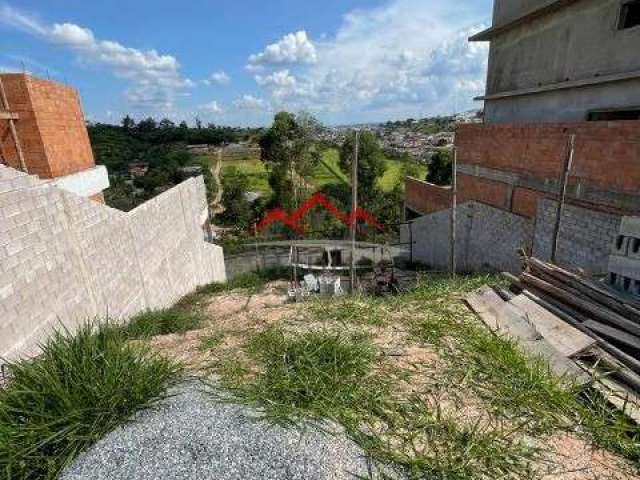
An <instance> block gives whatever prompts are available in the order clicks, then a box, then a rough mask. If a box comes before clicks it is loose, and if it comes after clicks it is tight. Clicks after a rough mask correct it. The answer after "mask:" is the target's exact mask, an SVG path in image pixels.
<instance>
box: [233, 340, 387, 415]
mask: <svg viewBox="0 0 640 480" xmlns="http://www.w3.org/2000/svg"><path fill="white" fill-rule="evenodd" d="M248 353H249V355H250V356H251V357H252V358H253V359H254V360H256V361H257V363H258V369H259V371H260V374H259V375H257V376H256V377H255V379H254V381H253V382H249V383H245V384H244V386H242V387H240V388H239V390H238V391H237V392H236V393H238V394H239V395H240V396H241V397H244V398H245V399H247V400H249V401H255V402H260V403H262V405H263V406H265V409H266V413H267V415H268V416H270V417H272V418H275V419H282V420H284V419H296V418H302V417H309V418H320V417H327V418H332V419H345V418H347V417H349V416H350V415H351V414H352V412H354V411H357V410H360V409H363V408H367V405H371V403H372V402H373V401H375V400H376V399H377V398H379V397H381V396H384V395H385V394H386V393H387V392H388V385H387V384H386V383H385V382H384V381H382V380H381V379H380V378H378V377H377V376H376V375H374V372H373V366H374V361H375V359H376V349H375V347H374V346H373V344H372V343H371V341H370V340H369V339H368V338H367V337H364V336H348V335H344V334H341V333H328V332H307V333H304V334H302V335H300V336H293V335H288V334H286V333H285V332H284V331H283V330H281V329H279V328H271V329H268V330H266V331H264V332H262V333H260V334H258V335H256V336H255V337H254V338H253V339H251V340H250V343H249V345H248ZM236 371H238V370H236ZM240 371H241V372H242V371H243V370H240ZM244 371H245V372H246V370H244ZM235 383H236V385H238V384H240V383H239V382H235Z"/></svg>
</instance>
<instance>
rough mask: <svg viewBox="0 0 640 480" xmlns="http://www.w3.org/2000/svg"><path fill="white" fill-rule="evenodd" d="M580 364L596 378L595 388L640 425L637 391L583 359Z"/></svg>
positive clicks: (639, 401)
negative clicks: (604, 373)
mask: <svg viewBox="0 0 640 480" xmlns="http://www.w3.org/2000/svg"><path fill="white" fill-rule="evenodd" d="M578 364H579V365H580V366H581V367H582V368H583V369H584V370H585V371H586V372H588V373H589V374H590V375H591V376H592V377H593V378H595V380H596V381H595V382H593V388H595V389H596V390H597V391H599V392H600V393H601V394H602V395H603V396H604V397H605V398H606V399H607V401H608V402H609V403H610V404H611V405H613V406H614V407H615V408H617V409H618V410H619V411H620V412H621V413H622V414H624V415H626V416H627V417H629V418H630V419H631V420H633V421H634V422H636V423H637V424H639V425H640V397H638V395H637V394H636V393H634V392H631V391H629V389H628V388H626V387H625V386H623V385H621V384H620V383H618V382H616V381H615V380H614V379H612V378H611V377H609V376H607V375H603V372H600V371H599V370H598V369H596V368H595V367H594V366H592V365H589V364H587V363H586V362H582V361H580V362H578Z"/></svg>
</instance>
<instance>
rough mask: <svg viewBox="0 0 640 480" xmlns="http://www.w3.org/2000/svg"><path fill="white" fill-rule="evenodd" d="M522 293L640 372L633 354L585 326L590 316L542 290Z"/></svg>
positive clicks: (639, 363)
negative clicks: (585, 315) (627, 352)
mask: <svg viewBox="0 0 640 480" xmlns="http://www.w3.org/2000/svg"><path fill="white" fill-rule="evenodd" d="M522 293H523V294H524V295H526V296H527V297H529V298H530V299H531V300H533V301H534V302H536V303H538V304H540V305H541V306H542V307H544V308H546V309H547V310H549V311H550V312H552V313H554V314H555V315H556V316H558V317H560V318H561V319H563V320H565V321H566V322H568V323H570V324H571V325H573V326H574V327H575V328H577V329H578V330H580V331H581V332H582V333H584V334H585V335H589V336H590V337H592V338H593V339H595V340H596V341H597V342H598V345H599V346H600V348H601V349H602V350H605V351H606V352H607V353H609V354H610V355H613V356H614V357H615V358H616V359H617V360H618V361H620V362H621V363H623V364H624V365H626V366H627V367H629V368H630V369H631V370H633V371H634V372H636V373H640V361H638V360H636V359H635V358H633V357H632V356H631V355H628V354H626V353H625V352H623V351H622V350H620V349H619V348H617V347H615V346H614V345H612V344H611V343H610V342H609V341H607V340H605V339H604V338H602V337H601V336H600V335H597V334H596V333H595V332H593V331H591V330H589V329H588V328H586V327H585V326H584V322H586V321H587V320H589V318H588V317H584V316H583V315H582V314H580V313H579V312H577V311H575V310H574V309H572V308H571V307H568V306H566V305H564V304H562V303H561V302H560V301H559V300H556V299H555V298H553V297H551V296H549V295H547V294H545V293H544V292H542V291H538V290H534V291H531V290H524V291H523V292H522Z"/></svg>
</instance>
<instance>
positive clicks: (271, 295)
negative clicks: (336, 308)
mask: <svg viewBox="0 0 640 480" xmlns="http://www.w3.org/2000/svg"><path fill="white" fill-rule="evenodd" d="M286 292H287V284H286V282H273V283H270V284H268V285H267V286H266V287H265V288H264V289H263V290H262V291H260V292H257V293H256V292H250V291H247V290H235V291H231V292H225V293H222V294H218V295H215V296H212V297H211V298H209V299H208V300H207V301H206V302H205V303H204V304H203V305H201V306H202V307H203V309H204V310H205V312H206V317H207V319H206V322H205V326H204V327H203V328H202V329H200V330H195V331H191V332H188V333H186V334H172V335H165V336H159V337H155V338H153V339H151V340H150V343H151V345H152V347H153V348H154V349H157V350H159V351H161V352H163V353H165V354H168V355H170V356H171V357H173V358H175V359H177V360H179V361H181V362H182V363H183V364H185V365H186V366H187V368H188V369H189V370H191V371H193V372H194V373H199V374H206V373H207V371H208V368H209V367H210V366H211V365H212V363H214V362H215V361H218V360H221V359H224V358H225V357H232V356H237V355H241V356H242V355H243V352H242V347H243V345H245V343H246V341H247V340H248V339H249V338H250V337H251V336H252V335H254V334H255V333H258V332H260V331H262V330H264V329H265V328H266V327H268V326H271V325H275V324H280V325H282V326H283V327H284V328H286V329H287V330H290V331H308V330H309V329H313V328H317V327H321V328H327V327H328V325H327V324H318V323H317V322H314V320H313V319H312V318H310V317H309V311H308V310H309V309H308V306H307V305H305V304H304V303H302V304H295V303H289V302H288V301H287V295H286ZM329 328H340V329H342V330H344V329H353V330H354V331H358V332H363V331H364V332H367V333H369V334H371V335H372V337H373V338H374V343H376V345H377V346H378V348H379V349H380V351H381V352H382V355H383V356H385V357H386V358H387V359H388V360H389V361H390V362H392V363H393V364H394V365H395V366H399V367H403V368H407V369H410V370H413V371H414V372H415V374H412V375H411V376H410V377H409V380H408V381H405V382H404V383H403V384H402V385H401V386H400V388H401V391H402V392H404V391H406V392H414V393H415V392H418V391H420V390H421V389H423V388H424V387H425V385H428V384H429V382H430V381H431V379H432V378H433V377H434V375H432V373H434V372H437V371H438V369H439V367H440V366H442V359H441V358H440V357H439V356H438V354H437V353H436V352H435V351H434V349H432V348H430V347H429V346H428V345H420V344H417V343H415V341H413V340H412V339H411V337H410V336H409V334H408V332H407V331H406V329H405V327H404V326H403V325H402V324H401V323H394V322H391V323H385V324H384V325H383V326H371V325H363V324H357V325H354V324H347V323H339V324H338V325H333V326H329ZM208 341H209V342H211V341H213V342H215V348H209V347H207V342H208ZM438 402H439V407H440V408H442V409H443V410H445V411H447V413H449V414H451V415H453V416H455V418H456V419H457V420H458V421H460V422H469V423H473V422H475V421H477V420H478V419H481V418H482V417H483V415H484V411H483V408H482V405H481V402H480V401H479V400H475V399H474V396H473V395H472V394H469V395H465V396H464V400H463V401H462V402H461V401H460V397H457V398H456V399H455V400H454V399H450V398H446V395H445V396H443V397H440V398H438ZM530 441H531V442H533V443H534V444H535V446H537V447H540V448H542V449H543V451H545V452H546V460H545V461H543V462H540V463H539V464H538V465H536V467H535V469H536V471H537V473H538V476H537V478H542V479H544V480H551V479H553V480H595V479H611V480H631V479H640V475H638V474H637V473H636V472H634V471H633V469H632V468H631V467H630V466H629V465H628V463H627V462H626V461H625V460H624V459H623V458H621V457H619V456H617V455H615V454H612V453H609V452H607V451H605V450H602V449H598V448H595V447H593V446H591V445H590V444H589V443H588V442H586V441H585V440H583V439H581V438H579V437H578V436H576V435H574V434H569V433H561V434H560V433H559V434H556V435H553V436H551V437H548V438H546V439H544V440H539V439H530Z"/></svg>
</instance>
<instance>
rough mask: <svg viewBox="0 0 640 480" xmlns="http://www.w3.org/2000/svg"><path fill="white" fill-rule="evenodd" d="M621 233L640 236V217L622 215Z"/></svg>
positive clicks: (628, 235)
mask: <svg viewBox="0 0 640 480" xmlns="http://www.w3.org/2000/svg"><path fill="white" fill-rule="evenodd" d="M620 235H624V236H626V237H635V238H640V217H622V221H621V222H620Z"/></svg>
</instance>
